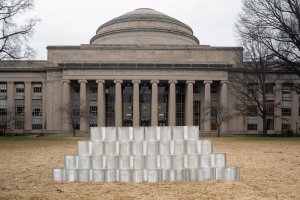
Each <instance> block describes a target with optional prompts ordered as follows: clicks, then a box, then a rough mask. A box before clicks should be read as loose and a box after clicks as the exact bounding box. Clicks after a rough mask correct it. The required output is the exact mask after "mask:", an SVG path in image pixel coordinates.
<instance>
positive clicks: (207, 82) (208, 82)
mask: <svg viewBox="0 0 300 200" xmlns="http://www.w3.org/2000/svg"><path fill="white" fill-rule="evenodd" d="M203 83H204V84H212V81H203Z"/></svg>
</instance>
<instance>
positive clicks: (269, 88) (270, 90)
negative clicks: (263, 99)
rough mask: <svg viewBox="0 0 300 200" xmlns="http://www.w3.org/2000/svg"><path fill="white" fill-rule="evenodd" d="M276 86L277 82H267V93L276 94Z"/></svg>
mask: <svg viewBox="0 0 300 200" xmlns="http://www.w3.org/2000/svg"><path fill="white" fill-rule="evenodd" d="M274 86H275V83H266V85H265V88H266V94H274Z"/></svg>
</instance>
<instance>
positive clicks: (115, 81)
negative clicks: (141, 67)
mask: <svg viewBox="0 0 300 200" xmlns="http://www.w3.org/2000/svg"><path fill="white" fill-rule="evenodd" d="M114 83H120V84H122V83H123V80H114Z"/></svg>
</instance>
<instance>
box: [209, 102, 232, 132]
mask: <svg viewBox="0 0 300 200" xmlns="http://www.w3.org/2000/svg"><path fill="white" fill-rule="evenodd" d="M205 110H209V112H206V113H205V115H206V116H208V117H206V118H205V120H204V121H203V123H204V122H205V121H209V122H210V123H213V124H215V126H216V128H217V136H218V137H220V133H221V127H222V125H223V124H224V123H227V122H228V121H229V120H230V119H232V118H233V115H231V114H229V112H228V110H227V109H226V108H225V107H224V106H223V105H221V104H213V103H208V106H207V107H206V108H205Z"/></svg>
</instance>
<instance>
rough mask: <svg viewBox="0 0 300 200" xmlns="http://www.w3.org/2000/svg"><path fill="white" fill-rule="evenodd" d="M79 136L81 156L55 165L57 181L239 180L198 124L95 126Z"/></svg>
mask: <svg viewBox="0 0 300 200" xmlns="http://www.w3.org/2000/svg"><path fill="white" fill-rule="evenodd" d="M90 133H91V140H90V141H79V142H78V144H77V155H66V156H65V158H64V168H53V170H52V173H53V180H54V181H56V182H63V181H64V182H73V181H78V182H89V181H92V182H115V181H119V182H133V183H142V182H148V183H157V182H161V181H206V180H226V181H239V179H240V170H239V168H238V167H227V165H226V154H224V153H213V148H212V142H211V140H199V128H198V127H197V126H163V127H93V128H91V131H90Z"/></svg>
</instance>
